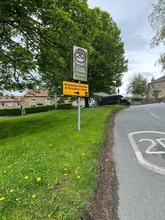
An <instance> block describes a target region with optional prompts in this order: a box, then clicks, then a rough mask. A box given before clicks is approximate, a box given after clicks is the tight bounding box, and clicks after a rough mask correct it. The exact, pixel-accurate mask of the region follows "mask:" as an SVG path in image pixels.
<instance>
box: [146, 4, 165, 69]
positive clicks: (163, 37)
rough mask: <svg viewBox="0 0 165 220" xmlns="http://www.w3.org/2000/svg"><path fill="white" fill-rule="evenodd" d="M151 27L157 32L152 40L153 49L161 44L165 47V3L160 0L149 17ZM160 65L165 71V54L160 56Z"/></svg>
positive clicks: (154, 5)
mask: <svg viewBox="0 0 165 220" xmlns="http://www.w3.org/2000/svg"><path fill="white" fill-rule="evenodd" d="M148 18H149V21H150V24H151V27H152V28H153V29H154V30H155V31H156V33H155V36H154V37H153V38H152V40H151V47H157V46H159V45H160V44H163V45H165V2H164V0H158V1H157V4H153V11H152V13H151V14H150V15H149V17H148ZM158 63H159V64H160V65H161V66H162V71H164V70H165V53H161V54H160V58H159V60H158Z"/></svg>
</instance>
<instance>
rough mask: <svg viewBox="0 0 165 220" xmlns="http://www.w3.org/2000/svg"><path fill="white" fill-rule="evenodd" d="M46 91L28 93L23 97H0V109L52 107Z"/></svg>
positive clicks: (51, 101)
mask: <svg viewBox="0 0 165 220" xmlns="http://www.w3.org/2000/svg"><path fill="white" fill-rule="evenodd" d="M53 104H54V102H53V100H52V99H51V98H50V97H49V95H48V90H44V89H41V90H40V91H38V92H37V91H33V90H30V91H28V92H27V93H26V94H25V95H24V96H0V109H6V108H7V109H9V108H21V105H22V107H23V108H26V107H33V106H44V105H53Z"/></svg>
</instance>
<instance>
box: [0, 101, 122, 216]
mask: <svg viewBox="0 0 165 220" xmlns="http://www.w3.org/2000/svg"><path fill="white" fill-rule="evenodd" d="M121 108H123V107H122V106H118V105H116V106H103V107H98V108H84V109H81V131H80V132H77V110H55V111H51V112H46V113H40V114H35V115H29V116H24V117H15V118H0V172H1V176H0V219H2V220H44V219H57V220H65V219H66V220H77V219H78V218H80V216H81V215H82V214H83V212H84V211H85V210H86V208H87V207H88V205H89V204H90V201H91V200H92V198H93V195H94V190H95V188H96V181H97V171H98V158H99V157H100V154H101V149H102V143H103V140H104V138H105V135H106V129H107V124H108V120H109V118H110V117H111V115H112V114H113V113H114V112H116V111H117V110H119V109H121Z"/></svg>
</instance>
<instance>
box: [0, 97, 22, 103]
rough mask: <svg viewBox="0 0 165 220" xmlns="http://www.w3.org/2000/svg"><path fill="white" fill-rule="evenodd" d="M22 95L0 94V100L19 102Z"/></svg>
mask: <svg viewBox="0 0 165 220" xmlns="http://www.w3.org/2000/svg"><path fill="white" fill-rule="evenodd" d="M21 99H23V96H13V97H11V96H0V102H20V101H21Z"/></svg>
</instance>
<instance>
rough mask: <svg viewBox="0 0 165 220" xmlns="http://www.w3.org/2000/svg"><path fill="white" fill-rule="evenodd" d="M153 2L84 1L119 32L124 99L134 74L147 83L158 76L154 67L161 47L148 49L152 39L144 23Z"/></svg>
mask: <svg viewBox="0 0 165 220" xmlns="http://www.w3.org/2000/svg"><path fill="white" fill-rule="evenodd" d="M153 3H157V0H139V1H137V0H124V1H123V0H88V5H89V7H90V8H94V7H99V8H100V9H101V10H104V11H107V12H108V13H110V15H111V17H112V18H113V20H114V21H115V22H116V23H117V26H118V27H119V28H120V30H121V37H122V41H123V42H124V45H125V54H126V58H128V60H129V63H128V69H129V70H128V72H127V73H124V77H123V79H122V82H123V85H122V87H121V88H120V93H121V94H122V95H124V96H126V88H127V85H128V83H129V81H130V80H131V77H132V76H133V75H134V73H141V74H143V76H144V77H145V78H147V81H148V82H150V81H151V78H152V77H155V79H157V78H159V77H161V76H162V72H161V67H160V66H159V65H156V66H155V63H156V61H157V60H158V59H159V54H160V53H161V52H163V47H159V48H154V49H150V41H151V39H152V37H153V36H154V35H155V32H154V30H153V29H152V28H151V26H150V23H149V21H148V16H149V14H150V13H151V12H152V10H153V8H152V4H153Z"/></svg>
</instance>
